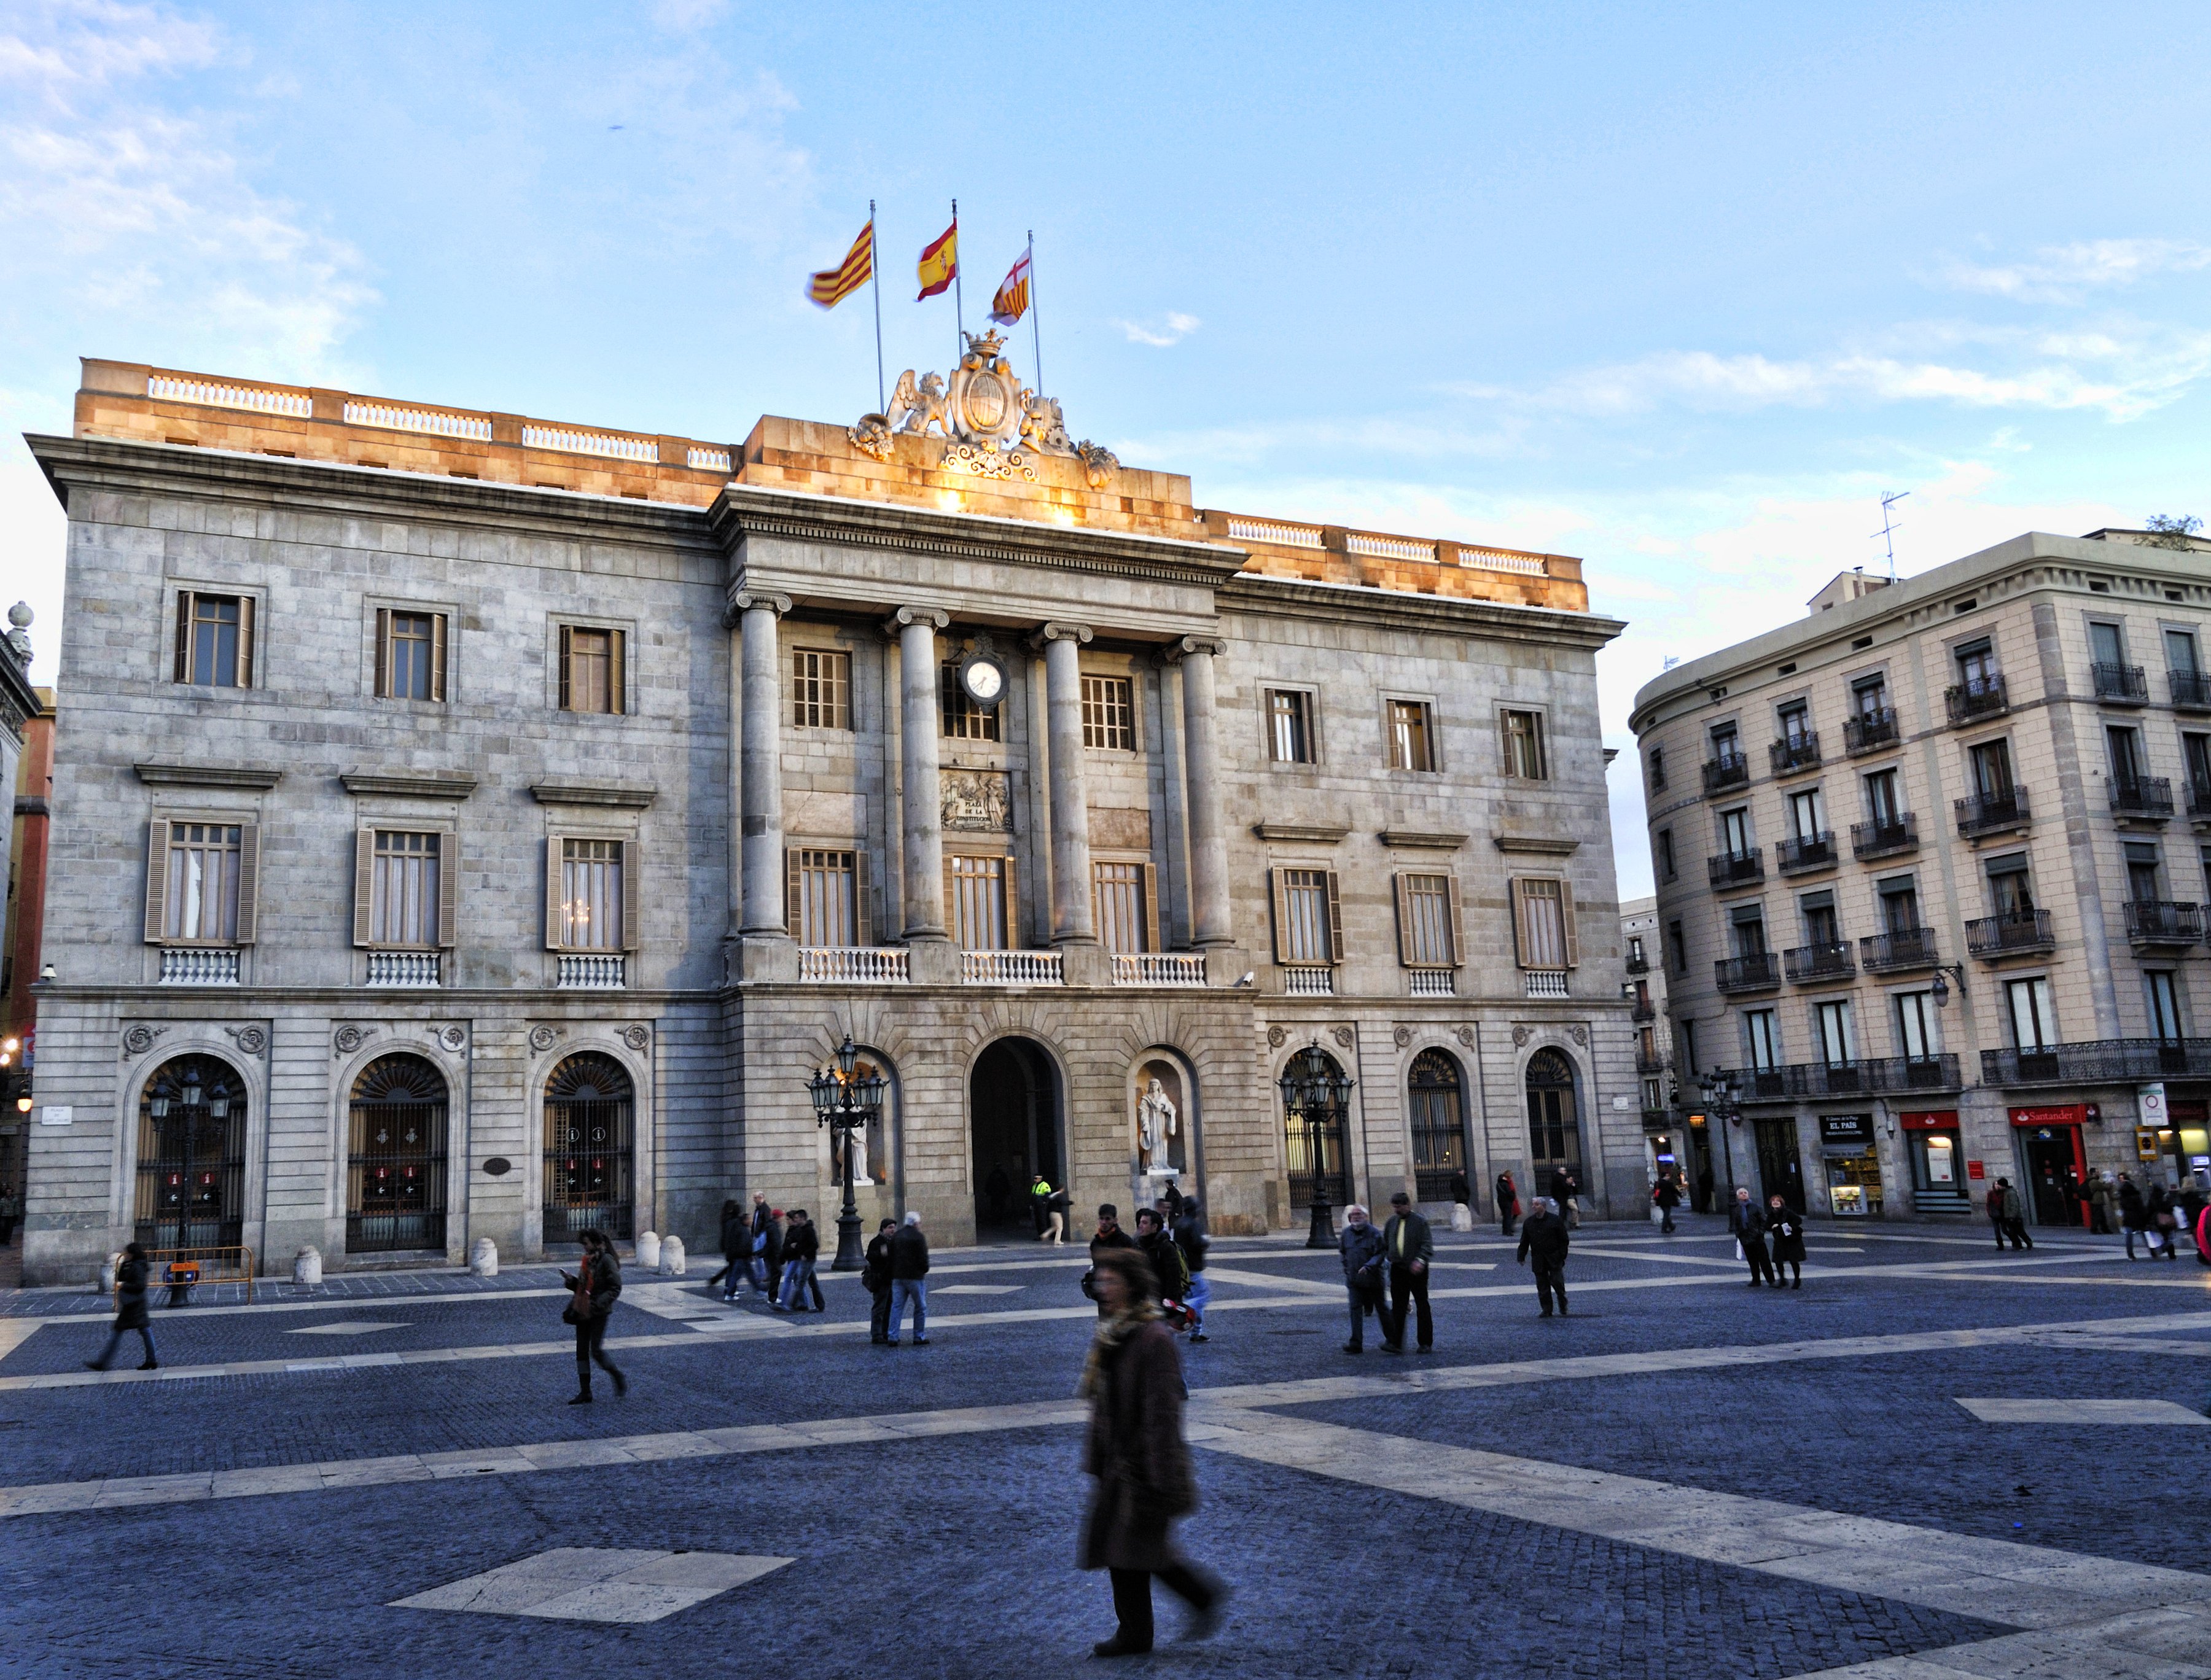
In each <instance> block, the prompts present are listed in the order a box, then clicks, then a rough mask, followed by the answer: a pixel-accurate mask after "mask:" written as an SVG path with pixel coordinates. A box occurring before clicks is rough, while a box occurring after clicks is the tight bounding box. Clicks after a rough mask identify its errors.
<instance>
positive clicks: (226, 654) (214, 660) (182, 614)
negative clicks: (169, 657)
mask: <svg viewBox="0 0 2211 1680" xmlns="http://www.w3.org/2000/svg"><path fill="white" fill-rule="evenodd" d="M176 680H178V681H179V682H189V683H198V684H202V685H204V686H208V687H211V688H250V687H251V686H253V598H252V597H251V595H203V594H201V593H200V592H199V591H198V590H197V589H179V591H178V592H177V666H176Z"/></svg>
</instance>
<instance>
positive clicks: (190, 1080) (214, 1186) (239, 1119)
mask: <svg viewBox="0 0 2211 1680" xmlns="http://www.w3.org/2000/svg"><path fill="white" fill-rule="evenodd" d="M136 1216H137V1217H136V1221H135V1226H136V1228H135V1230H134V1232H133V1235H134V1236H136V1239H137V1240H138V1241H139V1242H142V1243H144V1244H145V1245H146V1246H147V1247H148V1248H235V1247H237V1246H238V1245H239V1243H240V1242H244V1241H245V1079H244V1078H243V1077H241V1076H240V1074H239V1072H238V1070H237V1069H236V1068H234V1067H231V1066H230V1065H229V1064H228V1063H227V1062H225V1061H220V1060H218V1059H217V1058H215V1057H214V1056H199V1055H193V1056H179V1057H178V1058H177V1059H176V1060H175V1061H170V1062H165V1063H163V1064H162V1066H161V1067H160V1069H158V1070H157V1071H156V1072H155V1073H154V1077H153V1078H152V1079H148V1080H147V1081H146V1089H145V1090H144V1091H142V1093H141V1094H140V1096H139V1098H138V1196H137V1207H136Z"/></svg>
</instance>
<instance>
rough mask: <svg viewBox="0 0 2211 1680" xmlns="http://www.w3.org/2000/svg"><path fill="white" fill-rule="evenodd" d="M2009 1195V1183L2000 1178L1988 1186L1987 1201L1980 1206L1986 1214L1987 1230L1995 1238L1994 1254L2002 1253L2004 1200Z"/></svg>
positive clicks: (2006, 1179)
mask: <svg viewBox="0 0 2211 1680" xmlns="http://www.w3.org/2000/svg"><path fill="white" fill-rule="evenodd" d="M2010 1194H2011V1181H2010V1180H2009V1179H2008V1178H2000V1179H1998V1180H1997V1181H1996V1182H1995V1183H1993V1184H1991V1185H1990V1186H1989V1194H1988V1200H1986V1201H1985V1202H1984V1203H1983V1204H1982V1206H1984V1208H1985V1209H1986V1210H1987V1212H1988V1216H1989V1230H1990V1232H1991V1233H1993V1234H1994V1236H1995V1237H1996V1252H1997V1253H1998V1254H2002V1253H2003V1242H2004V1224H2005V1220H2004V1199H2005V1198H2006V1197H2007V1196H2008V1195H2010Z"/></svg>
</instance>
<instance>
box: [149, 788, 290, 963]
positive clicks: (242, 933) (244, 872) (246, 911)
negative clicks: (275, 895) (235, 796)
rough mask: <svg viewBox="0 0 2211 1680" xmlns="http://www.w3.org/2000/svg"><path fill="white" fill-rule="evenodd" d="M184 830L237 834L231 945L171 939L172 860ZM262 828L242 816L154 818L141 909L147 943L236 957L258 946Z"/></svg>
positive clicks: (188, 813) (189, 813) (187, 813)
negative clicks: (177, 835) (222, 830)
mask: <svg viewBox="0 0 2211 1680" xmlns="http://www.w3.org/2000/svg"><path fill="white" fill-rule="evenodd" d="M179 827H197V828H225V829H229V828H234V829H236V830H238V831H239V839H238V869H237V873H236V877H235V879H234V881H233V885H232V891H233V903H232V905H231V916H230V920H231V934H230V936H229V937H228V938H227V939H186V938H184V937H183V936H182V935H179V936H176V937H171V935H170V934H169V933H168V912H169V903H170V893H169V857H170V854H171V853H172V852H173V850H174V849H175V837H174V831H175V830H176V829H177V828H179ZM260 882H261V823H260V819H259V818H258V816H257V814H251V813H241V812H221V811H199V810H179V811H167V812H163V813H160V814H158V815H156V816H154V818H152V819H150V820H149V821H148V824H147V828H146V885H145V892H144V897H143V902H142V907H141V915H140V931H141V935H142V943H144V944H147V945H152V946H161V947H163V948H165V949H166V948H168V947H171V946H173V947H175V948H177V949H179V950H194V951H233V950H239V949H242V948H244V947H245V946H250V945H251V944H253V943H254V941H255V938H256V934H257V930H258V923H259V921H260V896H261V894H260Z"/></svg>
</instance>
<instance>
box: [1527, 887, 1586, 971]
mask: <svg viewBox="0 0 2211 1680" xmlns="http://www.w3.org/2000/svg"><path fill="white" fill-rule="evenodd" d="M1512 899H1513V923H1514V932H1515V933H1516V934H1517V935H1518V939H1519V946H1520V966H1521V967H1522V968H1523V969H1570V968H1573V967H1575V966H1576V965H1577V953H1576V951H1575V938H1574V899H1573V889H1572V887H1570V886H1568V885H1566V882H1564V881H1560V880H1546V879H1538V878H1533V877H1528V876H1523V877H1521V878H1519V879H1516V880H1514V882H1513V883H1512Z"/></svg>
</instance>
